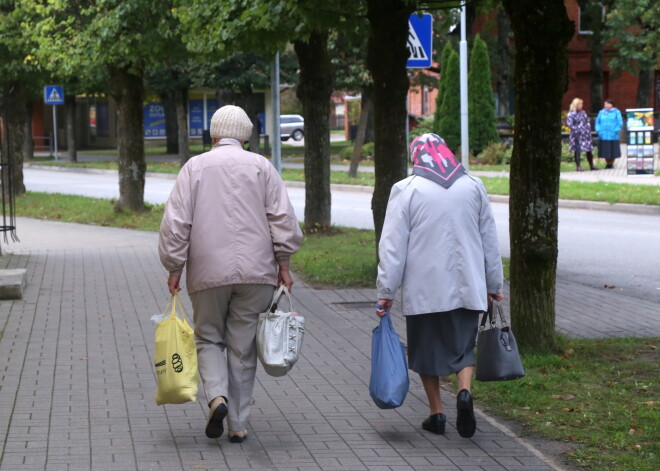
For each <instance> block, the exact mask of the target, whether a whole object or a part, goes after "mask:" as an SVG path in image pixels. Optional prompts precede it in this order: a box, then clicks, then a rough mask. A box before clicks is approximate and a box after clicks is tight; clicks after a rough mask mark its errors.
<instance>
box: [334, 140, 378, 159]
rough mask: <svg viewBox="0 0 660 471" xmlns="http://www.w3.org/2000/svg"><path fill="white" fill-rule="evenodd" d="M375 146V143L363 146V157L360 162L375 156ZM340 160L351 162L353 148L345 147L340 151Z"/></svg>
mask: <svg viewBox="0 0 660 471" xmlns="http://www.w3.org/2000/svg"><path fill="white" fill-rule="evenodd" d="M374 148H375V144H374V143H373V142H366V143H364V144H363V145H362V155H361V156H360V160H364V159H366V158H368V157H372V158H373V156H374ZM339 158H341V159H342V160H351V159H352V158H353V146H349V147H344V148H342V150H340V151H339Z"/></svg>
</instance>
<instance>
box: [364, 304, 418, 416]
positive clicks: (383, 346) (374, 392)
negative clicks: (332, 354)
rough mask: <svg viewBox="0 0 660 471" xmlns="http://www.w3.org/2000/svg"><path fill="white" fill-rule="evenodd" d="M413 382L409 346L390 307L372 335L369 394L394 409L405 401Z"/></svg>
mask: <svg viewBox="0 0 660 471" xmlns="http://www.w3.org/2000/svg"><path fill="white" fill-rule="evenodd" d="M409 386H410V379H409V377H408V364H407V362H406V352H405V348H404V346H403V343H402V342H401V340H400V339H399V335H398V334H397V333H396V332H395V331H394V326H393V325H392V319H391V318H390V313H389V311H388V312H387V314H385V316H383V317H381V318H380V324H379V325H378V327H376V328H375V329H374V330H373V335H372V337H371V378H370V379H369V394H370V395H371V398H372V399H373V400H374V402H375V403H376V405H377V406H378V407H379V408H381V409H394V408H396V407H399V406H400V405H401V404H403V401H404V400H405V399H406V395H407V394H408V388H409Z"/></svg>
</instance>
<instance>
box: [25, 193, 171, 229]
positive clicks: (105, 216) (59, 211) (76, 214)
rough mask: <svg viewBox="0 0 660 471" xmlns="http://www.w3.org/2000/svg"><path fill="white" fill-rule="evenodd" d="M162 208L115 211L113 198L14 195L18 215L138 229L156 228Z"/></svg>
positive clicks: (161, 214) (151, 206)
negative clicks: (139, 210) (134, 211)
mask: <svg viewBox="0 0 660 471" xmlns="http://www.w3.org/2000/svg"><path fill="white" fill-rule="evenodd" d="M164 208H165V206H164V205H147V211H144V212H141V213H133V212H131V211H116V210H115V201H114V200H108V199H102V198H89V197H86V196H76V195H61V194H51V193H37V192H27V193H25V194H23V195H20V196H19V197H17V198H16V215H17V216H23V217H29V218H35V219H47V220H51V221H61V222H75V223H79V224H92V225H96V226H107V227H122V228H125V229H136V230H140V231H157V230H158V229H159V227H160V221H161V219H162V218H163V210H164Z"/></svg>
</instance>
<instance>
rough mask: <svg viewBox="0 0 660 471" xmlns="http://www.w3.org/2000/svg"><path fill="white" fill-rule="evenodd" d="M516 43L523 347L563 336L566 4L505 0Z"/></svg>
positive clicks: (516, 234)
mask: <svg viewBox="0 0 660 471" xmlns="http://www.w3.org/2000/svg"><path fill="white" fill-rule="evenodd" d="M502 3H503V5H504V8H505V9H506V11H507V13H508V15H509V18H510V20H511V27H512V30H513V32H514V37H515V44H516V67H515V85H516V124H515V133H514V146H513V155H512V158H511V176H510V200H509V230H510V244H511V320H512V324H513V326H514V330H515V332H516V337H517V338H518V339H519V340H518V341H519V343H521V344H522V345H523V346H525V347H528V348H535V349H540V350H548V349H551V348H552V347H553V346H554V339H555V277H556V272H557V222H558V212H557V199H558V195H559V166H560V154H561V101H562V95H563V93H564V91H565V89H566V79H567V77H566V71H567V51H566V46H567V44H568V41H569V40H570V38H571V37H572V35H573V32H574V25H573V23H572V22H571V21H569V19H568V15H567V13H566V7H565V6H564V2H563V1H562V0H548V1H545V2H538V1H536V0H503V2H502Z"/></svg>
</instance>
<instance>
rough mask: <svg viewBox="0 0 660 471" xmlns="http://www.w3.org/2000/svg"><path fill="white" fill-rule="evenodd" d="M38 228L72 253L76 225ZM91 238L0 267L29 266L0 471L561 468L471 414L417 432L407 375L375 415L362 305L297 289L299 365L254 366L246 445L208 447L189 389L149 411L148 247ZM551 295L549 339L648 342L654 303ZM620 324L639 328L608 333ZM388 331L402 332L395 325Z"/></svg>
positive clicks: (337, 293)
mask: <svg viewBox="0 0 660 471" xmlns="http://www.w3.org/2000/svg"><path fill="white" fill-rule="evenodd" d="M44 224H46V223H44ZM47 226H48V230H49V231H50V232H48V234H49V235H52V233H53V232H52V231H55V230H56V231H60V235H62V234H63V235H64V236H67V237H68V239H67V240H75V232H76V227H77V226H76V225H67V224H54V223H48V224H47ZM44 227H45V226H44ZM94 230H95V231H98V232H99V234H107V240H108V244H107V246H105V247H102V248H99V247H98V246H95V247H85V244H84V242H85V241H80V244H79V246H77V247H66V248H50V249H34V250H30V251H29V253H9V254H5V255H4V256H3V257H0V268H2V267H11V268H26V269H27V278H28V284H27V287H26V290H25V295H24V299H22V300H13V301H2V302H0V332H1V334H0V358H4V361H3V364H2V365H0V446H1V447H2V449H1V451H0V470H12V471H13V470H16V469H41V470H43V469H46V470H75V471H77V470H81V469H93V470H94V471H97V470H101V471H102V470H122V471H127V470H133V469H139V470H152V469H154V470H184V469H185V470H190V469H194V468H193V467H194V466H205V467H206V469H241V470H242V469H260V470H262V469H263V470H268V469H273V470H287V471H289V470H293V469H299V470H309V471H311V470H315V471H316V470H330V469H349V470H359V469H368V470H369V471H377V470H392V469H434V470H459V471H469V470H483V469H485V470H489V471H490V470H500V469H507V470H514V469H525V471H534V470H545V471H547V470H553V469H560V468H557V467H556V466H555V465H552V464H550V462H549V461H547V460H544V459H542V458H539V456H541V455H540V454H538V452H533V451H532V450H531V449H530V448H528V446H525V445H523V444H522V442H521V441H520V440H519V439H514V438H513V436H506V435H503V432H502V431H501V430H500V429H499V428H496V427H495V426H493V425H491V422H488V421H486V420H485V419H484V416H483V415H482V413H481V412H478V413H477V418H478V419H477V420H478V423H479V427H478V432H477V434H476V435H475V436H474V437H473V439H469V440H466V439H462V438H460V437H459V436H458V434H457V433H456V430H455V426H454V423H455V418H456V417H455V411H453V410H451V407H449V408H448V411H447V416H448V424H447V433H446V434H445V435H444V436H435V435H431V434H428V433H426V432H424V431H422V430H421V427H420V424H421V421H422V420H423V419H424V418H425V416H426V415H427V413H428V412H427V407H426V405H425V395H424V392H423V389H422V387H421V384H420V383H419V380H418V378H416V376H415V375H411V387H410V392H409V395H408V397H407V399H406V403H405V404H404V405H403V406H402V407H400V408H399V409H396V410H387V411H383V410H379V409H377V408H376V407H375V405H373V402H372V400H371V398H370V397H369V392H368V382H369V374H370V359H369V355H370V351H371V330H372V329H373V328H374V327H375V326H376V325H377V320H376V319H375V316H374V315H373V308H372V307H371V305H372V304H373V302H374V300H375V299H374V298H375V291H374V290H356V289H348V290H313V289H310V288H308V287H306V286H304V285H303V284H302V283H300V282H299V283H297V284H296V287H295V290H294V293H293V295H294V305H295V308H296V310H298V311H299V312H301V313H302V314H303V315H305V316H306V322H307V326H306V333H305V345H304V348H303V351H302V356H301V359H300V361H299V363H298V364H297V365H296V366H295V368H294V370H293V371H292V372H291V373H290V374H289V375H287V376H285V377H282V378H272V377H269V376H267V375H266V374H265V373H264V372H263V370H262V369H261V367H260V366H259V368H258V373H257V381H256V384H255V398H254V406H253V409H252V418H251V423H250V424H249V426H248V431H249V438H248V440H247V441H246V442H244V443H243V444H240V445H236V444H231V443H229V442H228V441H227V439H226V437H221V438H220V439H218V440H210V439H208V438H206V437H205V436H204V432H203V430H204V425H205V421H206V414H207V411H208V408H207V407H206V405H205V404H206V398H205V396H204V392H203V389H202V388H200V395H199V400H198V402H196V403H188V404H182V405H167V406H160V407H159V406H156V404H155V401H154V394H155V385H156V378H155V374H154V370H153V367H152V353H153V334H154V326H153V325H152V323H151V322H150V320H149V318H150V317H151V315H153V314H155V313H159V312H161V311H162V309H163V308H164V306H165V304H166V303H167V300H168V294H167V290H166V286H165V280H166V274H165V272H164V270H163V269H162V268H161V266H160V263H159V261H158V255H157V250H156V240H157V238H156V235H155V234H144V233H133V232H132V231H122V230H118V229H108V228H100V227H99V228H95V229H94ZM67 231H68V232H67ZM133 235H134V237H133ZM115 239H116V240H121V241H122V242H121V243H117V244H116V245H113V241H114V240H115ZM557 287H558V288H557V289H558V302H557V306H558V315H557V327H558V330H560V331H562V332H565V333H567V334H568V335H572V336H575V337H594V336H605V337H607V336H612V335H633V333H632V331H635V330H637V331H643V332H644V334H645V335H659V333H660V328H659V324H660V320H658V319H657V314H656V313H657V305H652V303H645V302H643V301H639V300H635V299H631V298H628V297H625V296H622V295H620V294H617V293H615V292H612V291H605V290H600V289H596V288H588V287H584V286H579V290H578V289H576V288H575V285H574V284H573V283H563V282H561V280H559V281H558V283H557ZM578 291H579V292H578ZM182 300H183V303H184V307H185V308H186V310H187V311H188V313H192V309H191V306H190V301H189V299H188V297H187V296H182ZM578 300H582V301H581V302H580V303H578ZM347 303H349V304H347ZM612 306H615V308H613V309H610V310H608V307H612ZM397 308H398V302H397V303H396V304H395V312H396V309H397ZM623 312H628V313H630V312H635V314H636V315H635V318H634V319H630V316H627V317H626V318H627V319H628V320H629V322H628V321H627V322H626V325H624V326H621V325H620V324H619V320H620V316H621V313H623ZM393 320H394V324H395V327H396V329H397V330H398V331H399V332H400V333H403V332H405V330H404V329H405V322H404V320H403V319H402V318H401V316H396V315H395V316H394V319H393ZM596 321H598V322H596ZM637 334H639V333H637ZM404 337H405V336H404ZM447 397H448V398H450V397H451V396H449V395H447ZM447 401H451V399H447Z"/></svg>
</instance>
